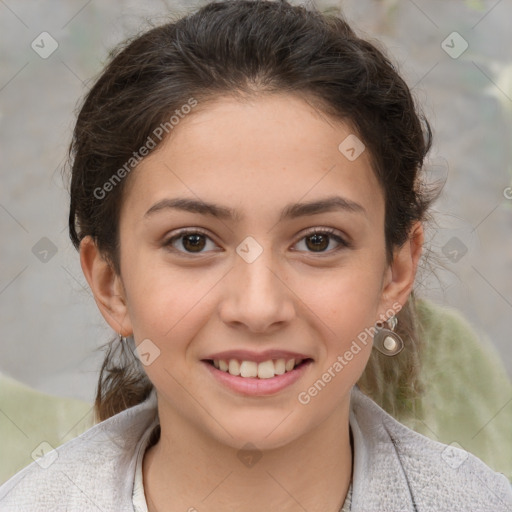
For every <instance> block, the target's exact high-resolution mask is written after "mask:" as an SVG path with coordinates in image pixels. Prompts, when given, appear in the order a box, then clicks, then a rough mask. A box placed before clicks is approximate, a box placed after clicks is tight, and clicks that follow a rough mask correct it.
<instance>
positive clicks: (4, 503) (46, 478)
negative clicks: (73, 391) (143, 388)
mask: <svg viewBox="0 0 512 512" xmlns="http://www.w3.org/2000/svg"><path fill="white" fill-rule="evenodd" d="M156 420H157V407H156V395H155V393H154V392H153V393H152V394H151V395H150V397H149V398H148V399H147V400H146V401H145V402H143V403H142V404H139V405H137V406H135V407H132V408H130V409H127V410H125V411H122V412H121V413H119V414H117V415H115V416H113V417H112V418H109V419H108V420H106V421H103V422H101V423H99V424H97V425H95V426H94V427H92V428H90V429H89V430H87V431H86V432H84V433H83V434H82V435H80V436H79V437H77V438H75V439H73V440H71V441H69V442H67V443H65V444H63V445H62V446H59V447H58V448H56V449H52V448H51V446H48V447H47V450H44V449H43V450H44V452H45V453H44V454H42V456H41V457H40V458H38V459H37V460H36V461H35V462H33V463H32V464H30V465H29V466H27V467H26V468H24V469H23V470H22V471H20V472H19V473H17V474H16V475H14V476H13V477H12V478H11V479H10V480H8V481H7V482H5V483H4V484H3V485H2V486H1V487H0V509H1V510H2V511H5V512H7V511H16V512H22V511H27V512H28V511H34V510H38V511H40V512H45V511H48V512H49V511H52V512H54V511H64V510H73V511H82V510H84V511H85V510H93V509H96V508H100V509H101V510H103V511H105V512H107V511H111V510H112V511H114V510H129V509H130V508H129V507H130V506H131V492H132V485H133V481H132V479H131V478H129V475H133V474H134V472H135V462H136V461H135V456H136V446H137V444H138V443H139V442H140V440H141V438H142V436H143V434H144V432H146V431H147V429H148V428H149V427H150V426H151V424H152V423H153V422H154V421H156Z"/></svg>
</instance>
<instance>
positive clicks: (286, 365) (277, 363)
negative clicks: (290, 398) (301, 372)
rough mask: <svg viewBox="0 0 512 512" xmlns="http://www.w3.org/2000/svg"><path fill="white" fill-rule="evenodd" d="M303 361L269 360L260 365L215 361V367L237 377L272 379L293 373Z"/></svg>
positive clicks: (223, 360)
mask: <svg viewBox="0 0 512 512" xmlns="http://www.w3.org/2000/svg"><path fill="white" fill-rule="evenodd" d="M302 361H303V360H302V359H297V360H295V359H288V360H286V359H276V360H272V359H269V360H268V361H263V362H262V363H259V364H258V363H256V362H254V361H241V362H239V361H238V360H236V359H229V360H226V359H218V360H217V359H214V361H213V365H214V366H215V368H217V369H219V370H221V371H223V372H228V373H230V374H231V375H235V376H241V377H253V378H254V377H258V378H260V379H271V378H272V377H275V376H276V375H283V374H284V373H285V372H290V371H292V370H293V369H294V368H295V366H296V365H298V364H300V363H301V362H302Z"/></svg>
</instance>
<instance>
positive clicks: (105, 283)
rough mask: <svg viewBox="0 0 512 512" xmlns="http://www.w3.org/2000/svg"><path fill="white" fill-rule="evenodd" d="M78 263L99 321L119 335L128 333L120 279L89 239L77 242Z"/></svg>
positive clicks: (123, 294) (130, 330)
mask: <svg viewBox="0 0 512 512" xmlns="http://www.w3.org/2000/svg"><path fill="white" fill-rule="evenodd" d="M80 264H81V266H82V271H83V273H84V275H85V278H86V279H87V282H88V283H89V286H90V288H91V290H92V293H93V295H94V300H95V301H96V304H97V306H98V308H99V310H100V312H101V314H102V315H103V318H105V320H106V321H107V323H108V324H109V325H110V327H112V329H114V330H115V331H116V332H118V333H120V334H122V335H123V336H128V335H129V334H131V333H132V326H131V322H130V318H129V316H128V310H127V307H126V295H125V291H124V287H123V283H122V281H121V276H119V275H117V274H116V273H115V271H114V269H113V268H112V266H111V265H110V264H109V263H108V262H107V261H106V260H105V259H104V258H103V256H102V255H101V253H100V251H99V250H98V247H97V246H96V243H95V242H94V240H93V239H92V237H90V236H86V237H84V238H83V239H82V241H81V243H80Z"/></svg>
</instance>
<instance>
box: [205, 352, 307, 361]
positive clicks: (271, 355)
mask: <svg viewBox="0 0 512 512" xmlns="http://www.w3.org/2000/svg"><path fill="white" fill-rule="evenodd" d="M208 359H211V360H213V359H216V360H220V359H224V360H225V361H229V360H230V359H237V360H238V361H254V362H256V363H263V362H264V361H268V360H270V359H274V360H276V359H286V360H289V359H312V358H311V357H310V356H308V355H306V354H300V353H298V352H290V351H289V350H278V349H274V350H265V351H264V352H251V351H250V350H225V351H223V352H216V353H215V354H211V355H209V356H206V357H205V358H204V359H203V360H208Z"/></svg>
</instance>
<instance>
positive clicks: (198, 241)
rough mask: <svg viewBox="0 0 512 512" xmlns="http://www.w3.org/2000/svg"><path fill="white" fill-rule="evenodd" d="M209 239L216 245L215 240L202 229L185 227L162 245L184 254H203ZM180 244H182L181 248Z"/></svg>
mask: <svg viewBox="0 0 512 512" xmlns="http://www.w3.org/2000/svg"><path fill="white" fill-rule="evenodd" d="M206 239H207V240H210V241H211V242H212V243H213V244H214V245H215V246H216V244H215V242H213V240H212V239H211V238H210V237H209V236H208V235H207V234H206V232H205V231H203V230H201V229H197V228H195V229H188V228H187V229H183V230H181V231H179V232H178V233H176V234H174V236H171V237H170V238H168V239H167V240H166V241H165V242H164V243H163V244H162V245H163V246H164V247H166V248H168V249H169V250H171V251H176V252H180V253H184V254H202V253H204V252H206V251H203V249H204V248H205V246H206V245H207V241H206ZM176 246H178V247H176ZM179 246H181V248H182V249H183V250H182V249H181V248H180V247H179Z"/></svg>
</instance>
